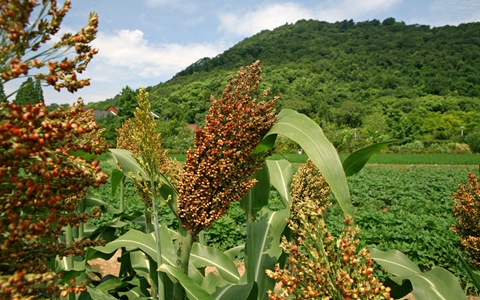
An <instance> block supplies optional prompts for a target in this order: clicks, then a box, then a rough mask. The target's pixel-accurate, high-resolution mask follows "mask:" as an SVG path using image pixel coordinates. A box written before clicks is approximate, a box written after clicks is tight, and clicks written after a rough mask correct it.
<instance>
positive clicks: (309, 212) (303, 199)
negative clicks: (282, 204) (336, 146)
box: [290, 159, 331, 222]
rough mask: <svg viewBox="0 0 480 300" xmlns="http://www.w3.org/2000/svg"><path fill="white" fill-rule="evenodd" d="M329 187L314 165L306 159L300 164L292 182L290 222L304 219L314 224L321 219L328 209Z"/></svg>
mask: <svg viewBox="0 0 480 300" xmlns="http://www.w3.org/2000/svg"><path fill="white" fill-rule="evenodd" d="M329 193H330V186H328V183H327V181H326V180H325V177H323V176H322V174H321V173H320V170H319V169H318V168H317V166H315V164H314V163H313V162H312V161H311V160H310V159H308V160H307V162H306V163H305V164H302V165H301V166H300V167H299V168H298V171H297V173H295V176H294V177H293V180H292V185H291V191H290V194H291V195H292V207H291V209H292V214H291V218H290V222H299V221H300V220H299V218H300V217H301V218H306V220H308V221H312V222H315V220H317V219H319V218H323V214H324V212H325V211H326V210H327V208H328V207H330V205H331V203H330V197H329Z"/></svg>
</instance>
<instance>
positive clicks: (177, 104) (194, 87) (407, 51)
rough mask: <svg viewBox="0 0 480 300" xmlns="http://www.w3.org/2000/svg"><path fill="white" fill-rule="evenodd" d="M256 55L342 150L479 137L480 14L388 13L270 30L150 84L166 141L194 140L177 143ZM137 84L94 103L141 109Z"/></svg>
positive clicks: (277, 89)
mask: <svg viewBox="0 0 480 300" xmlns="http://www.w3.org/2000/svg"><path fill="white" fill-rule="evenodd" d="M255 60H260V61H261V65H262V69H263V79H264V81H263V85H264V87H270V88H271V90H272V93H273V94H278V93H281V94H282V97H281V100H280V101H279V102H278V108H279V109H281V108H292V109H296V110H297V111H299V112H302V113H305V114H307V115H308V116H309V117H311V118H312V119H314V120H315V121H317V122H318V123H319V124H320V125H321V126H322V128H324V130H325V132H326V134H327V136H329V138H330V139H331V140H332V142H333V143H334V144H335V145H336V146H337V147H338V148H339V149H340V150H342V151H351V150H352V149H354V148H356V147H359V146H363V145H366V144H369V143H372V142H379V141H383V140H388V139H398V141H399V144H403V145H404V146H405V148H406V149H409V150H419V151H421V150H422V149H425V148H426V147H427V148H428V147H431V148H432V149H436V151H437V152H447V151H456V150H458V151H462V149H455V147H456V146H455V143H456V142H464V141H465V140H467V142H468V138H469V136H470V139H474V138H475V135H476V136H477V138H478V139H479V140H480V137H478V136H479V135H480V23H468V24H460V25H458V26H443V27H434V28H432V27H430V26H426V25H418V24H413V25H407V24H405V23H404V22H398V21H396V20H395V19H393V18H388V19H385V20H383V21H379V20H372V21H365V22H354V21H353V20H345V21H342V22H336V23H327V22H321V21H315V20H308V21H306V20H301V21H298V22H297V23H295V24H286V25H283V26H281V27H278V28H276V29H274V30H264V31H262V32H260V33H258V34H256V35H254V36H252V37H250V38H246V39H244V40H243V41H241V42H239V43H238V44H237V45H235V46H233V47H232V48H230V49H229V50H227V51H225V52H224V53H222V54H220V55H218V56H216V57H214V58H203V59H201V60H199V61H197V62H196V63H194V64H192V65H191V66H189V67H188V68H186V69H185V70H183V71H181V72H179V73H178V74H177V75H175V76H174V77H173V78H172V79H171V80H169V81H167V82H165V83H160V84H158V85H156V86H152V87H148V88H147V90H148V92H149V93H150V100H151V102H152V108H153V110H154V111H155V113H156V114H157V115H159V116H160V118H159V121H158V122H159V127H160V129H161V130H162V131H163V132H164V137H165V139H167V140H166V142H165V143H166V147H171V148H180V149H181V148H184V147H186V146H185V145H187V144H188V143H185V145H183V144H182V145H179V144H176V143H180V141H185V140H186V139H187V136H188V132H185V130H183V128H184V124H188V123H197V124H200V123H201V122H202V120H203V116H204V113H205V111H206V110H207V109H208V107H209V98H210V97H211V95H213V96H214V97H219V96H220V95H221V92H222V89H223V87H224V86H225V84H226V82H227V80H228V76H229V75H230V74H234V73H235V72H236V70H238V68H239V67H240V66H245V65H249V64H251V63H252V62H254V61H255ZM130 91H131V90H130V89H129V88H125V89H124V90H123V91H122V92H121V93H119V94H118V95H117V96H115V97H114V98H112V99H109V100H107V101H104V102H99V103H93V104H90V106H91V107H94V108H95V109H106V108H107V107H108V106H116V107H118V108H119V109H120V110H123V111H126V110H129V109H133V107H134V105H132V103H131V101H132V98H131V97H130V96H129V93H130ZM102 122H103V126H110V127H112V126H119V123H120V121H119V120H109V121H107V120H103V121H102ZM108 124H110V125H108ZM110 134H111V136H110V137H113V131H112V130H110ZM167 136H176V141H173V140H172V141H171V140H168V138H167ZM178 136H183V137H182V138H180V139H179V138H178Z"/></svg>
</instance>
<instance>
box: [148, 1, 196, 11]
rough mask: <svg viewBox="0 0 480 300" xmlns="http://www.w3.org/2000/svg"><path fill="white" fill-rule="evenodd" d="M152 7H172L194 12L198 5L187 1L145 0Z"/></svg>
mask: <svg viewBox="0 0 480 300" xmlns="http://www.w3.org/2000/svg"><path fill="white" fill-rule="evenodd" d="M145 3H146V4H147V6H150V7H170V8H174V9H179V10H184V11H188V12H192V11H194V10H195V9H196V7H197V6H196V4H195V3H194V2H192V1H186V0H145Z"/></svg>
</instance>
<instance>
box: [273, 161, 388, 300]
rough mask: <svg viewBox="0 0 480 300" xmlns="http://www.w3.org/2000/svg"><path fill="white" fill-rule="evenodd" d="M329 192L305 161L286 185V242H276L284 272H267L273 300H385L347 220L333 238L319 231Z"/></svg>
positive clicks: (322, 228)
mask: <svg viewBox="0 0 480 300" xmlns="http://www.w3.org/2000/svg"><path fill="white" fill-rule="evenodd" d="M329 191H330V189H329V187H328V186H327V183H326V182H325V179H324V178H323V176H322V175H321V173H320V171H319V170H318V169H317V168H316V166H315V165H314V164H313V163H312V162H311V161H307V163H306V164H304V165H302V166H300V168H299V170H298V172H297V173H296V174H295V176H294V178H293V180H292V187H291V194H292V216H291V219H290V220H289V223H288V227H289V228H290V229H291V230H292V239H291V241H288V240H287V239H286V237H283V238H282V242H281V244H280V248H281V249H282V251H283V252H284V253H286V254H287V255H288V261H287V265H286V266H285V268H283V269H281V268H280V267H279V265H278V264H277V266H275V268H274V270H267V276H269V277H270V278H273V279H275V281H276V282H277V283H278V284H277V288H276V290H275V291H268V297H269V299H271V300H279V299H391V298H390V288H388V287H385V286H383V284H382V283H379V282H378V281H377V279H376V278H375V276H374V275H373V268H372V265H373V260H372V258H371V257H370V254H369V251H368V250H366V249H362V250H358V249H357V248H358V243H359V240H358V234H359V231H360V230H359V229H358V227H355V226H354V224H353V220H352V219H351V218H347V219H345V228H344V230H343V232H342V234H341V235H340V237H339V238H338V239H335V238H334V237H333V236H332V234H331V233H330V232H329V230H328V229H327V227H326V226H325V221H324V219H323V214H324V212H325V210H326V209H327V208H328V206H329V205H330V204H329Z"/></svg>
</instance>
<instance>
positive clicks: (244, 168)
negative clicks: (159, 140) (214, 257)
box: [178, 61, 278, 235]
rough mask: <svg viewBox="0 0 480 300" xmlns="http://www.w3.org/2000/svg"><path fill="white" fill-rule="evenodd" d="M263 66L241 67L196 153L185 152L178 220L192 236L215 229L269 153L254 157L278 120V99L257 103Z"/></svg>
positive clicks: (198, 134)
mask: <svg viewBox="0 0 480 300" xmlns="http://www.w3.org/2000/svg"><path fill="white" fill-rule="evenodd" d="M260 73H261V69H260V65H259V62H258V61H257V62H255V63H253V64H252V65H250V66H248V67H246V68H241V69H240V70H239V72H238V74H237V77H236V78H233V77H230V82H229V84H228V85H227V86H226V88H225V90H224V91H223V94H222V97H221V98H220V99H213V98H212V99H211V102H212V105H211V107H210V109H209V111H208V113H207V115H206V117H205V125H204V127H198V128H197V129H196V130H195V140H194V146H195V149H194V150H192V149H190V150H189V151H188V153H187V157H186V162H185V165H184V168H183V170H184V174H183V177H182V179H181V181H180V185H179V198H178V215H179V217H180V219H181V221H182V225H183V226H184V227H185V228H186V229H187V230H189V231H190V232H191V233H193V234H194V235H196V234H198V233H199V232H200V231H201V230H203V229H205V228H207V227H209V226H210V225H212V223H213V222H215V221H216V220H218V219H220V218H221V217H222V216H223V215H224V214H225V213H226V211H227V210H228V208H229V206H230V203H231V202H234V201H238V200H240V199H241V198H242V197H244V196H245V194H246V193H247V191H248V190H249V189H250V188H252V187H253V185H254V184H255V183H256V181H255V180H254V179H251V175H253V173H254V172H255V171H257V170H258V169H260V168H261V167H262V165H263V161H264V159H265V158H266V156H268V155H269V154H270V153H269V152H259V153H254V149H255V148H256V147H257V146H258V144H259V143H260V142H261V141H262V138H263V137H264V135H265V134H266V133H267V132H268V130H269V129H270V128H271V127H272V125H273V124H274V122H275V121H276V120H277V116H276V111H275V108H274V105H275V103H276V102H277V99H278V97H274V98H273V99H270V100H264V99H265V98H267V96H268V90H267V91H265V92H263V93H262V94H261V95H259V96H258V97H259V98H260V99H258V100H257V98H256V97H257V95H258V94H257V90H258V87H259V85H260V82H261V80H262V77H261V76H260Z"/></svg>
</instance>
